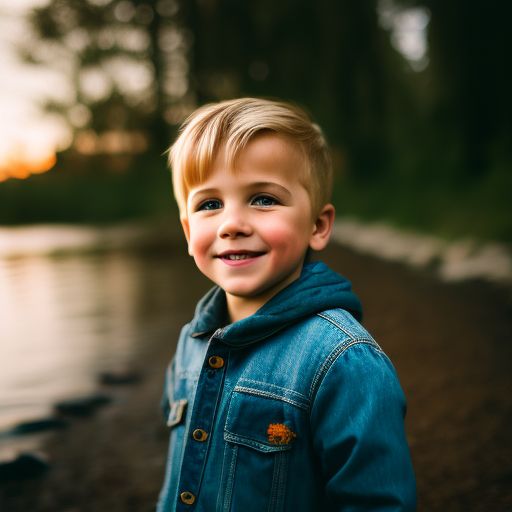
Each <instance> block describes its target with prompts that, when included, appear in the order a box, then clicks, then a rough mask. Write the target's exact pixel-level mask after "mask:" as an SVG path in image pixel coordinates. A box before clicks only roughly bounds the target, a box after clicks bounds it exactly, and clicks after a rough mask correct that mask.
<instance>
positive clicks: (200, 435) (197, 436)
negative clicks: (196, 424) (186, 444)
mask: <svg viewBox="0 0 512 512" xmlns="http://www.w3.org/2000/svg"><path fill="white" fill-rule="evenodd" d="M192 437H193V438H194V440H195V441H199V442H200V443H202V442H204V441H206V440H207V439H208V432H205V431H204V430H203V429H202V428H196V429H195V430H194V432H192Z"/></svg>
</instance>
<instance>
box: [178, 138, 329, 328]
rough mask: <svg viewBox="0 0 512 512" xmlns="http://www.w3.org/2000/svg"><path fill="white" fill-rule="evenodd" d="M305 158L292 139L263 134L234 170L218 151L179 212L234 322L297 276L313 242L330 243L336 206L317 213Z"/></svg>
mask: <svg viewBox="0 0 512 512" xmlns="http://www.w3.org/2000/svg"><path fill="white" fill-rule="evenodd" d="M305 165H306V163H305V159H304V156H303V155H302V153H301V152H300V150H299V149H298V148H297V147H296V146H295V145H293V144H292V143H291V142H289V141H288V140H287V139H285V138H283V137H280V136H277V135H273V134H264V135H260V136H257V137H256V138H254V139H253V140H251V141H250V142H249V144H248V145H247V147H246V148H245V149H244V150H243V151H242V153H241V154H240V156H239V158H238V159H237V161H236V164H235V167H236V168H235V172H233V171H232V170H231V169H229V168H228V167H227V165H226V161H225V156H224V151H220V152H219V154H218V156H217V158H216V159H215V161H214V163H213V168H212V172H211V174H210V176H209V178H208V179H207V180H206V181H204V182H203V183H201V184H199V185H197V186H195V187H193V188H192V189H191V190H190V191H189V196H188V200H187V211H186V217H185V218H183V219H182V224H183V229H184V231H185V235H186V237H187V240H188V244H189V253H190V254H191V255H192V256H193V257H194V260H195V262H196V265H197V266H198V268H199V270H201V272H202V273H203V274H205V275H206V276H207V277H208V278H209V279H211V280H212V281H213V282H215V283H216V284H217V285H218V286H220V287H221V288H222V289H223V290H224V291H225V292H226V297H227V303H228V311H229V314H230V317H231V320H232V321H235V320H238V319H240V318H244V317H245V316H248V315H250V314H252V313H254V312H255V311H256V310H257V309H259V307H261V306H262V305H263V304H264V303H265V302H267V301H268V300H269V299H270V298H271V297H272V296H274V295H275V294H276V293H277V292H279V291H280V290H282V289H283V288H284V287H286V286H287V285H288V284H290V283H291V282H292V281H294V280H295V279H297V278H298V277H299V276H300V273H301V270H302V265H303V263H304V257H305V254H306V251H307V249H308V247H312V248H313V249H317V250H318V249H322V248H323V247H324V246H325V245H326V244H327V241H328V238H329V234H330V228H331V226H332V220H333V217H334V209H333V207H332V206H331V205H327V206H325V207H324V209H323V210H322V213H321V214H320V216H319V219H314V218H313V216H312V211H311V201H310V198H309V195H308V193H307V191H306V189H305V188H304V186H303V185H302V184H301V183H300V181H299V176H303V175H304V171H305V169H304V166H305ZM326 224H327V225H326ZM326 230H327V231H328V232H326Z"/></svg>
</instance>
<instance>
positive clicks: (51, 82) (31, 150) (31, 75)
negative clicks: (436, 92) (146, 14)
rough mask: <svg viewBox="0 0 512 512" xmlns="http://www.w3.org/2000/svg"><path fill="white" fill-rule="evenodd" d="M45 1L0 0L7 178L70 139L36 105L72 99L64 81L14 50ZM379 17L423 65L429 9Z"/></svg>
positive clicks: (384, 0)
mask: <svg viewBox="0 0 512 512" xmlns="http://www.w3.org/2000/svg"><path fill="white" fill-rule="evenodd" d="M47 2H48V0H14V1H13V0H0V174H1V171H2V169H3V173H4V174H3V176H4V178H3V179H6V178H7V177H9V176H8V171H6V170H5V169H6V168H7V167H11V168H13V167H16V166H17V165H19V164H21V166H22V167H23V165H24V164H27V165H28V166H29V167H30V166H33V165H34V164H35V165H36V167H37V166H38V165H39V166H40V167H41V170H42V169H43V167H45V166H46V169H47V168H48V162H50V161H52V159H53V157H54V155H55V151H56V149H59V148H65V147H66V146H67V145H68V144H69V142H70V133H69V130H68V128H67V127H66V126H65V124H64V123H63V121H62V120H60V119H58V118H57V117H55V116H54V117H52V116H50V115H49V114H45V113H43V111H42V109H41V103H42V101H43V100H44V99H48V98H51V97H52V96H53V97H55V98H62V97H67V98H71V101H73V99H72V97H73V91H72V90H70V83H69V81H66V80H65V79H64V77H63V76H60V75H58V74H57V72H56V71H55V70H51V69H49V68H48V67H46V68H45V67H42V66H39V67H37V66H30V65H27V64H23V63H22V62H21V61H20V58H19V57H18V55H17V53H16V47H17V46H19V45H20V44H21V43H22V42H27V40H28V41H30V38H31V34H30V30H29V28H28V25H27V23H26V21H25V19H24V16H25V15H26V14H27V12H28V11H29V10H30V9H31V8H33V7H36V6H39V5H44V4H46V3H47ZM379 20H380V23H381V25H382V26H383V27H385V28H386V29H388V30H389V31H390V34H391V42H392V44H393V46H394V47H395V48H396V49H397V50H398V51H399V52H401V53H402V54H403V55H404V56H405V57H406V59H407V60H408V61H409V63H410V64H411V67H412V68H413V69H414V70H416V71H418V70H421V69H423V68H424V67H425V66H426V65H427V63H428V55H427V53H428V52H427V45H426V30H425V29H426V26H427V25H428V21H429V15H428V11H426V9H424V8H412V9H405V10H403V9H402V10H400V9H399V8H397V7H396V4H394V2H393V0H380V1H379ZM131 74H132V75H134V76H136V77H138V80H139V82H140V79H141V77H142V78H144V74H143V73H140V72H138V73H131ZM96 81H97V80H96ZM125 82H126V83H127V84H129V81H126V80H125ZM96 85H97V84H96ZM139 85H140V84H139ZM39 162H43V163H42V164H39ZM13 164H14V166H13ZM21 172H22V173H23V172H25V171H23V170H22V171H21ZM33 172H37V171H33ZM40 172H41V171H40ZM31 173H32V172H29V173H28V174H31ZM15 177H26V176H15ZM0 181H2V176H1V175H0Z"/></svg>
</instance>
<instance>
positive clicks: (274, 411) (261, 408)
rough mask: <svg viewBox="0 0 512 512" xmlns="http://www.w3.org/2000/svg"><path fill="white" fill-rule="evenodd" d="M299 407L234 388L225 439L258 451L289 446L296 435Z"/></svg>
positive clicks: (275, 449) (282, 448)
mask: <svg viewBox="0 0 512 512" xmlns="http://www.w3.org/2000/svg"><path fill="white" fill-rule="evenodd" d="M300 414H301V410H300V409H299V408H297V407H295V406H294V405H292V404H290V403H288V402H285V401H282V400H279V399H276V398H268V397H262V396H257V395H252V394H250V393H247V392H239V391H233V394H232V395H231V401H230V403H229V409H228V415H227V419H226V425H225V428H224V439H225V440H226V441H229V442H231V443H236V444H242V445H244V446H248V447H250V448H254V449H256V450H259V451H261V452H277V451H284V450H289V449H291V448H292V446H293V444H294V443H295V442H296V439H297V437H298V435H299V434H298V432H297V426H298V425H299V424H300V422H299V415H300Z"/></svg>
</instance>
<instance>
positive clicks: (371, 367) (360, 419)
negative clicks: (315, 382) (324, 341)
mask: <svg viewBox="0 0 512 512" xmlns="http://www.w3.org/2000/svg"><path fill="white" fill-rule="evenodd" d="M404 415H405V397H404V395H403V392H402V389H401V387H400V384H399V382H398V378H397V376H396V373H395V370H394V368H393V366H392V364H391V362H390V361H389V359H388V358H387V356H386V355H385V354H384V353H382V352H381V351H380V350H378V349H377V348H376V347H374V346H373V345H370V344H369V343H358V344H356V345H352V346H351V347H350V348H348V349H346V350H345V351H343V352H341V353H340V354H339V355H338V356H337V358H336V359H335V360H334V362H333V363H332V365H331V366H330V367H329V368H328V370H327V371H326V373H325V375H324V377H323V379H322V380H321V382H320V384H319V386H318V390H317V393H316V396H315V398H314V402H313V405H312V410H311V426H312V432H313V442H314V446H315V451H316V453H317V454H318V455H319V459H320V464H321V469H322V475H323V481H324V499H325V500H326V507H325V509H326V510H329V511H344V512H356V511H358V512H360V511H369V510H372V511H377V510H378V511H383V512H384V511H386V512H391V511H407V512H412V511H414V510H416V484H415V478H414V472H413V468H412V463H411V458H410V454H409V448H408V445H407V440H406V436H405V431H404Z"/></svg>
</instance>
